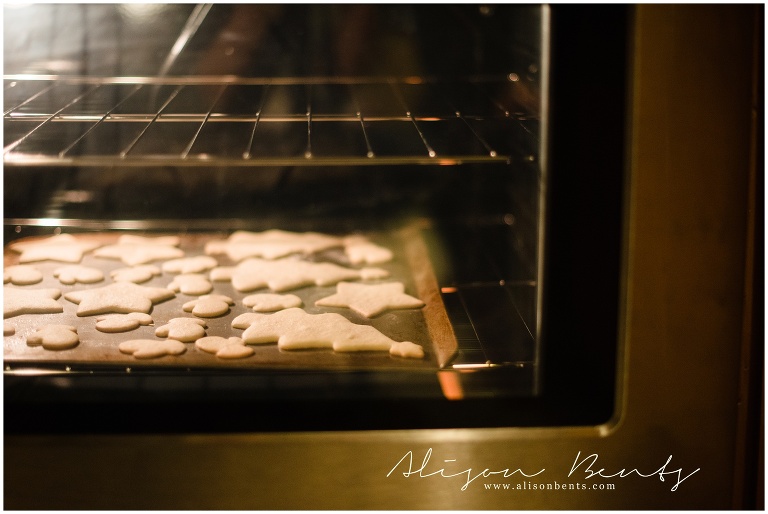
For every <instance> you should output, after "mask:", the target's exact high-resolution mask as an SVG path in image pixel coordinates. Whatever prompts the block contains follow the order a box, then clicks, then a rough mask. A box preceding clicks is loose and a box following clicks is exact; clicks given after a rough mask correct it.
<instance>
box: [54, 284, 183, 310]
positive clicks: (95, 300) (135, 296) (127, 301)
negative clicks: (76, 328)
mask: <svg viewBox="0 0 768 514" xmlns="http://www.w3.org/2000/svg"><path fill="white" fill-rule="evenodd" d="M174 296H176V294H175V293H174V292H173V291H171V290H170V289H164V288H160V287H145V286H139V285H136V284H134V283H133V282H115V283H114V284H110V285H108V286H104V287H99V288H96V289H84V290H81V291H73V292H71V293H67V294H66V295H64V298H66V299H67V300H69V301H70V302H73V303H76V304H78V307H77V315H78V316H92V315H94V314H107V313H111V312H114V313H119V314H128V313H130V312H143V313H149V311H150V310H152V305H153V304H155V303H158V302H161V301H163V300H168V299H169V298H173V297H174Z"/></svg>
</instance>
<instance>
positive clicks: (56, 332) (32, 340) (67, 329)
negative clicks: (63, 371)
mask: <svg viewBox="0 0 768 514" xmlns="http://www.w3.org/2000/svg"><path fill="white" fill-rule="evenodd" d="M79 343H80V338H79V337H78V335H77V329H76V328H75V327H73V326H70V325H48V326H46V327H43V328H39V329H37V330H36V331H35V332H34V333H33V334H31V335H29V336H27V344H28V345H29V346H42V347H43V348H44V349H46V350H68V349H70V348H74V347H75V346H77V345H78V344H79Z"/></svg>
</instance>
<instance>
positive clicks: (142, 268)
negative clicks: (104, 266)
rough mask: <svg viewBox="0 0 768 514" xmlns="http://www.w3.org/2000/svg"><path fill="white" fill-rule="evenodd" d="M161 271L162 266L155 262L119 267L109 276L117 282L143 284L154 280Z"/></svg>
mask: <svg viewBox="0 0 768 514" xmlns="http://www.w3.org/2000/svg"><path fill="white" fill-rule="evenodd" d="M160 273H161V271H160V268H158V267H157V266H155V265H154V264H142V265H139V266H131V267H129V268H119V269H116V270H114V271H112V272H111V273H110V274H109V276H111V277H112V280H114V281H115V282H133V283H134V284H142V283H144V282H148V281H150V280H152V278H153V277H156V276H159V275H160Z"/></svg>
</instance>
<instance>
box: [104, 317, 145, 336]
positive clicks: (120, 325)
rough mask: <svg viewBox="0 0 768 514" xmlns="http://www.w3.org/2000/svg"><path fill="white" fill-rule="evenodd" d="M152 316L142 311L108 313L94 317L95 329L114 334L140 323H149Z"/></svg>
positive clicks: (132, 328) (126, 330) (137, 325)
mask: <svg viewBox="0 0 768 514" xmlns="http://www.w3.org/2000/svg"><path fill="white" fill-rule="evenodd" d="M152 323H153V321H152V316H150V315H149V314H144V313H143V312H131V313H129V314H109V315H107V316H99V317H97V318H96V330H99V331H100V332H106V333H108V334H114V333H118V332H128V331H131V330H135V329H137V328H139V327H140V326H142V325H151V324H152Z"/></svg>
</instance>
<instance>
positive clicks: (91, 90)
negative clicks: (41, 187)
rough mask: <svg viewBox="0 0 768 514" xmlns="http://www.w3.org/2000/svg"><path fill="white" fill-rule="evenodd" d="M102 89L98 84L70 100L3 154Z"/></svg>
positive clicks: (6, 148) (7, 148) (8, 147)
mask: <svg viewBox="0 0 768 514" xmlns="http://www.w3.org/2000/svg"><path fill="white" fill-rule="evenodd" d="M100 87H101V86H100V85H98V84H97V85H95V86H93V87H91V88H90V89H88V91H86V92H84V93H82V94H80V95H78V96H77V97H75V98H74V99H72V100H70V101H69V102H68V103H67V104H66V105H65V106H64V107H62V108H61V109H59V110H58V111H56V112H54V113H53V114H51V115H50V116H49V117H48V118H46V120H45V121H43V122H42V123H40V124H39V125H37V126H36V127H34V128H33V129H32V130H30V131H29V132H27V133H26V134H24V135H23V136H21V137H20V138H19V139H17V140H16V141H14V142H13V143H11V144H9V145H8V146H6V147H5V149H4V150H3V153H4V154H7V153H8V152H10V151H11V150H13V149H14V148H16V147H17V146H19V145H20V144H21V143H23V142H24V141H25V140H26V139H27V138H29V136H31V135H32V134H34V133H35V132H36V131H37V130H38V129H40V127H42V126H43V125H45V124H46V123H48V122H49V121H51V120H52V119H53V118H55V117H56V115H57V114H59V113H60V112H62V111H63V110H64V109H67V108H68V107H70V106H72V105H74V104H76V103H77V102H79V101H80V99H81V98H83V97H85V96H86V95H88V94H90V93H92V92H93V91H96V90H97V89H98V88H100Z"/></svg>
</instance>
